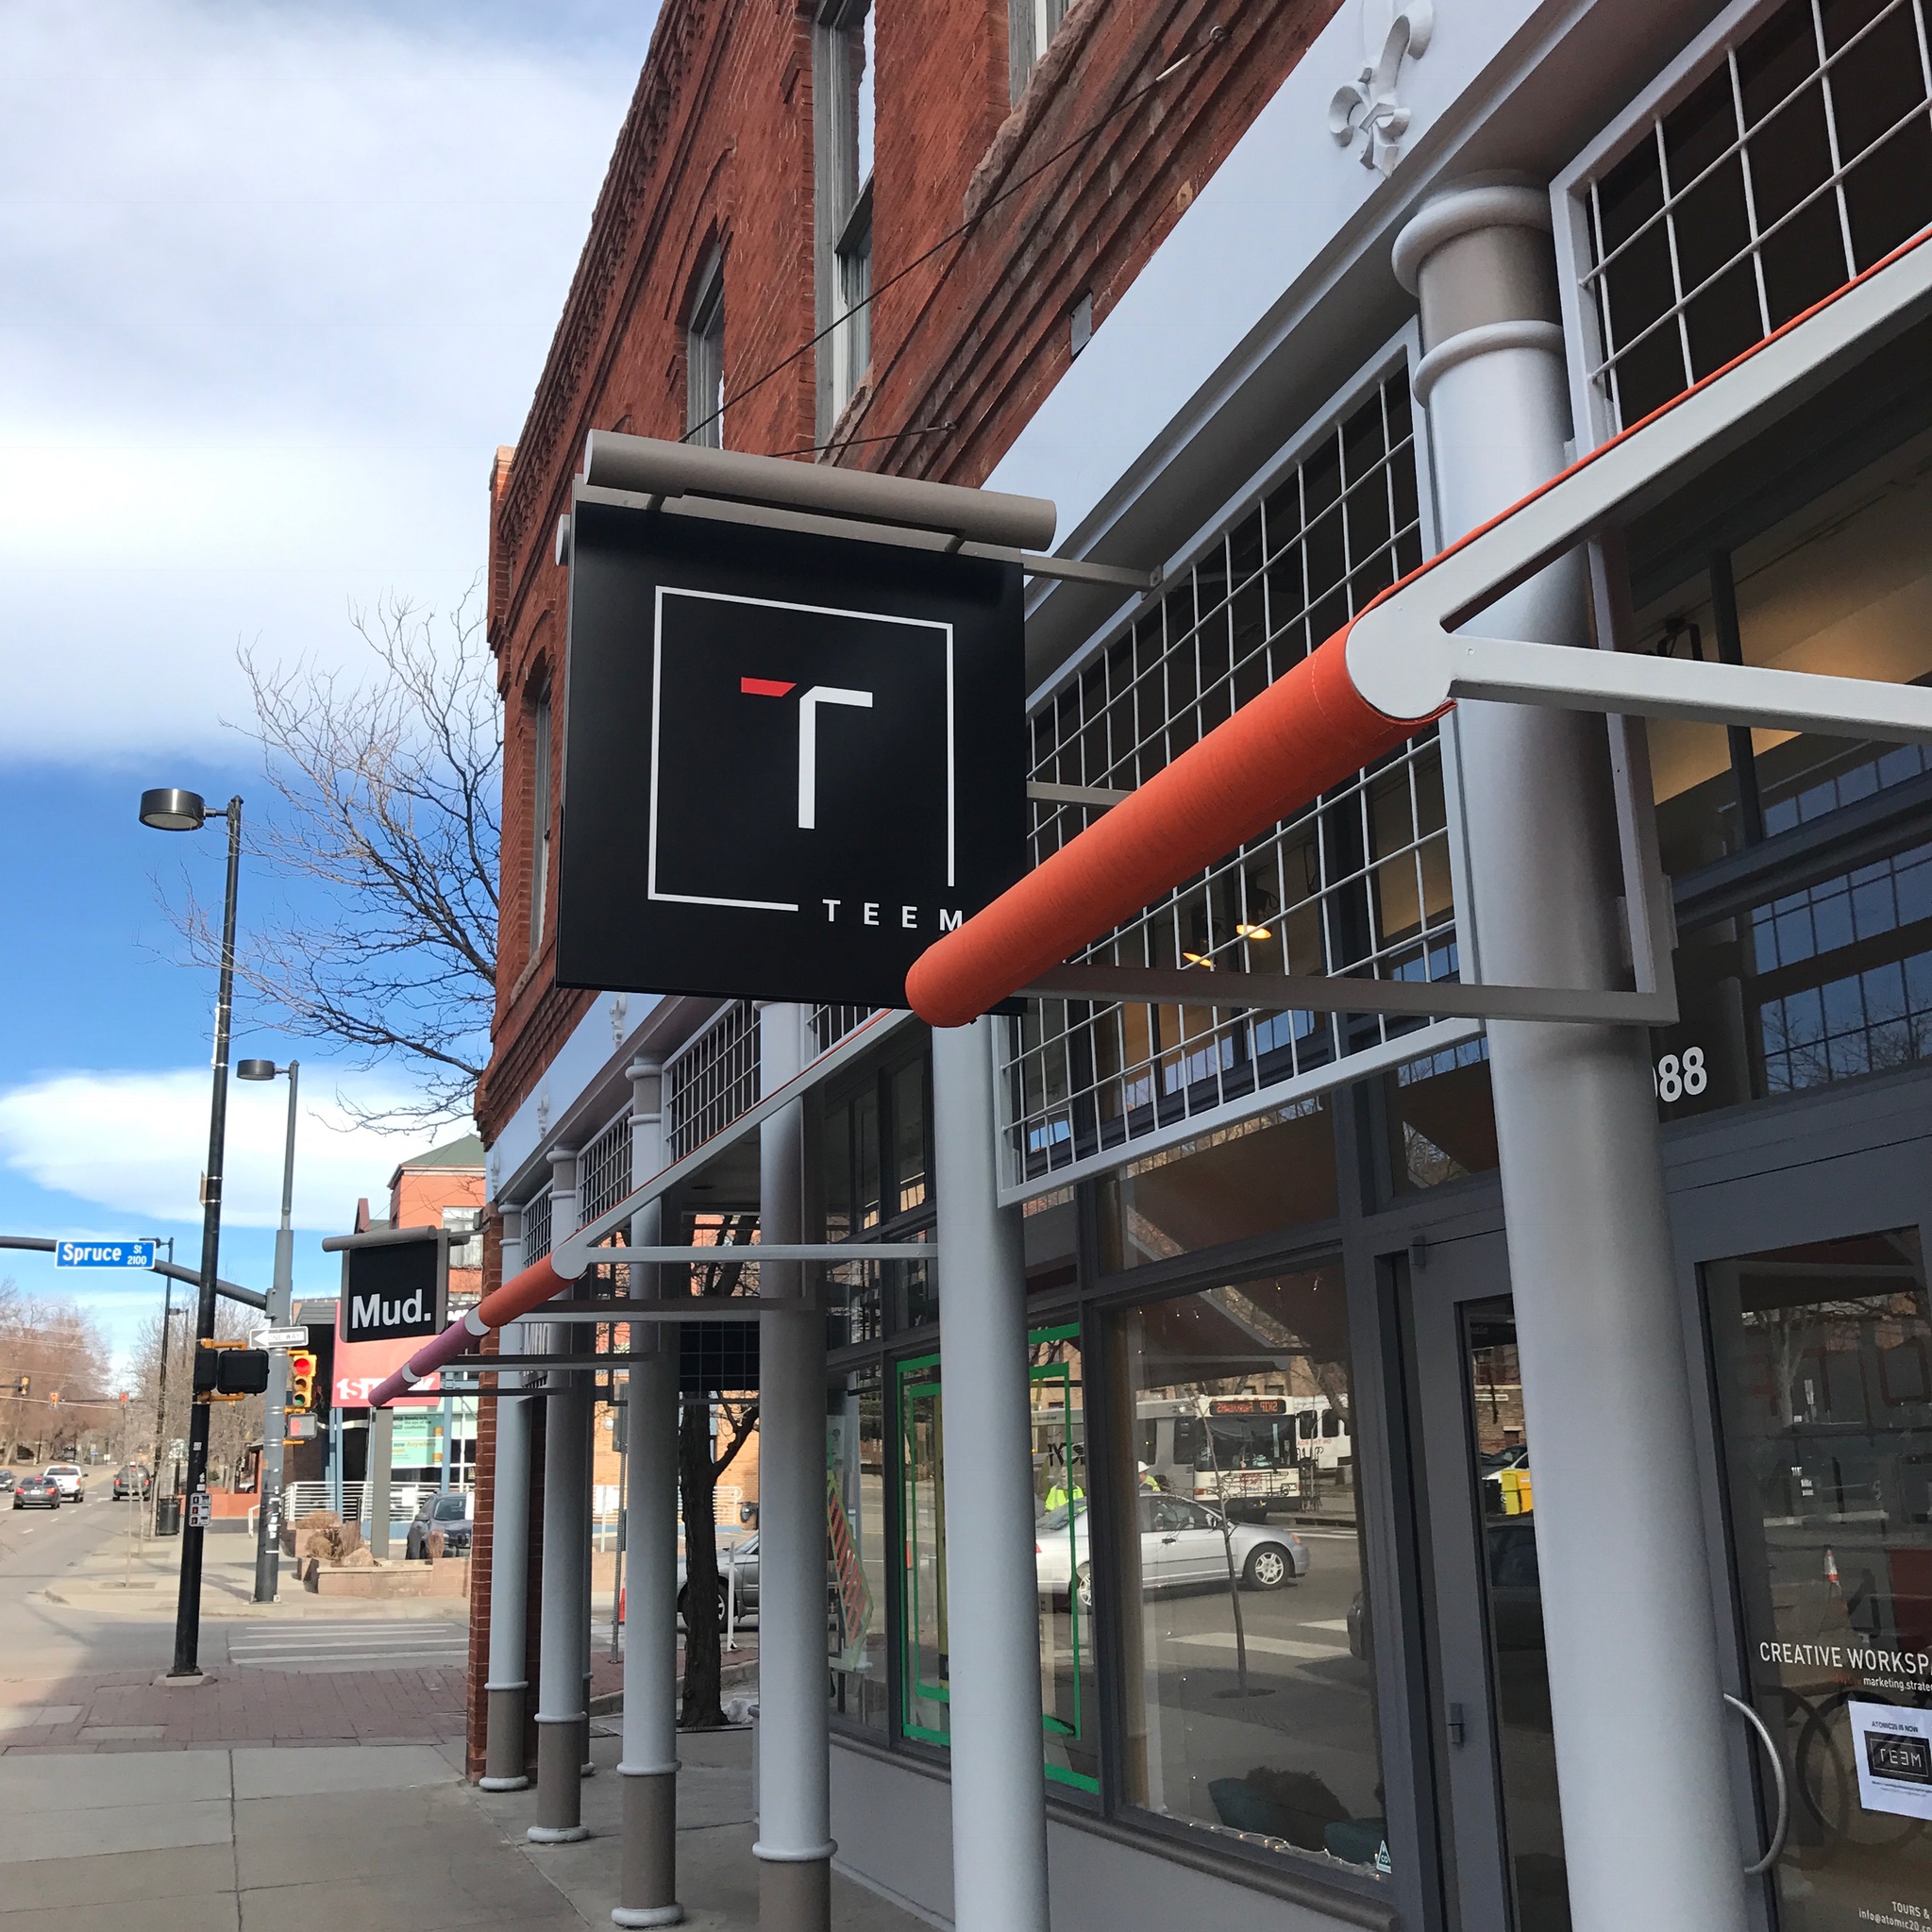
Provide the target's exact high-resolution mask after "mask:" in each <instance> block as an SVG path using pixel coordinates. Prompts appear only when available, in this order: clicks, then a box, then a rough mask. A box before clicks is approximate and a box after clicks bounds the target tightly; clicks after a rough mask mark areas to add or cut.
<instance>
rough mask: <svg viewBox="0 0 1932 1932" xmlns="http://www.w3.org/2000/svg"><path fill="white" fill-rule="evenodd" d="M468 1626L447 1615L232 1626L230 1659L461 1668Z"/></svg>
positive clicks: (276, 1665) (319, 1668) (313, 1668)
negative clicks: (441, 1616)
mask: <svg viewBox="0 0 1932 1932" xmlns="http://www.w3.org/2000/svg"><path fill="white" fill-rule="evenodd" d="M468 1655H469V1631H468V1628H467V1626H466V1625H464V1624H462V1623H451V1622H448V1621H444V1620H443V1619H440V1618H439V1619H434V1620H430V1619H407V1620H398V1621H387V1620H378V1619H373V1618H372V1619H366V1620H358V1621H346V1620H345V1621H341V1622H336V1621H328V1622H323V1621H314V1622H309V1621H304V1622H301V1623H288V1624H280V1625H277V1626H274V1627H272V1628H265V1627H263V1626H261V1625H259V1624H254V1625H251V1624H237V1625H233V1626H231V1627H230V1629H229V1631H228V1662H229V1663H230V1664H233V1665H238V1666H241V1667H242V1668H244V1669H247V1668H253V1669H255V1670H259V1671H306V1672H327V1671H427V1670H435V1669H438V1668H441V1667H446V1666H451V1665H454V1666H458V1667H461V1666H462V1664H463V1663H464V1662H465V1661H466V1660H467V1658H468Z"/></svg>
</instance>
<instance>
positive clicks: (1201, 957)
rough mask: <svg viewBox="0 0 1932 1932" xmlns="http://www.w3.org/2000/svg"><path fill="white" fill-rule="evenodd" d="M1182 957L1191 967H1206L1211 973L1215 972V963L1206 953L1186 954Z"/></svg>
mask: <svg viewBox="0 0 1932 1932" xmlns="http://www.w3.org/2000/svg"><path fill="white" fill-rule="evenodd" d="M1181 957H1182V958H1183V959H1184V960H1185V961H1186V962H1187V964H1188V965H1189V966H1204V967H1206V969H1207V970H1208V971H1209V972H1213V971H1214V961H1213V960H1211V959H1210V958H1208V956H1207V954H1206V953H1204V952H1184V953H1183V954H1182V955H1181Z"/></svg>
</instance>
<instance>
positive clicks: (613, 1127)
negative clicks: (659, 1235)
mask: <svg viewBox="0 0 1932 1932" xmlns="http://www.w3.org/2000/svg"><path fill="white" fill-rule="evenodd" d="M630 1185H631V1183H630V1112H629V1110H627V1111H625V1112H624V1113H622V1114H619V1115H618V1116H617V1117H616V1118H615V1119H614V1120H613V1121H612V1122H611V1124H610V1125H609V1126H608V1127H606V1128H605V1129H604V1130H603V1132H602V1133H600V1134H598V1135H597V1136H596V1139H595V1140H593V1141H592V1142H591V1143H590V1145H589V1146H588V1147H586V1148H585V1149H584V1151H582V1152H581V1153H580V1154H579V1155H578V1157H577V1193H578V1200H579V1202H580V1210H579V1211H580V1213H581V1215H582V1216H583V1218H584V1219H585V1220H586V1221H590V1220H595V1219H596V1218H597V1216H598V1215H600V1214H602V1213H604V1212H605V1211H606V1210H607V1209H609V1208H613V1207H615V1206H616V1204H617V1203H618V1202H619V1201H622V1200H623V1199H624V1197H625V1196H626V1195H627V1194H629V1193H630Z"/></svg>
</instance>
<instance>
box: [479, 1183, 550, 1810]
mask: <svg viewBox="0 0 1932 1932" xmlns="http://www.w3.org/2000/svg"><path fill="white" fill-rule="evenodd" d="M502 1215H503V1241H502V1257H503V1258H502V1270H501V1271H502V1276H503V1279H504V1280H505V1281H509V1280H511V1279H512V1277H514V1276H515V1275H518V1274H521V1273H522V1272H523V1212H522V1210H521V1209H520V1208H514V1207H510V1208H505V1209H503V1210H502ZM523 1341H524V1326H523V1323H522V1322H520V1321H513V1322H512V1323H511V1324H510V1326H509V1327H508V1328H506V1329H505V1330H504V1331H503V1334H502V1337H501V1341H500V1343H499V1346H500V1347H501V1348H502V1350H503V1352H505V1353H506V1354H516V1353H519V1352H521V1351H522V1347H523ZM496 1379H497V1382H498V1384H499V1386H502V1387H503V1388H505V1389H509V1388H520V1387H522V1386H523V1380H524V1378H523V1376H522V1375H521V1374H520V1373H519V1372H518V1371H517V1370H515V1369H506V1370H505V1371H504V1372H503V1373H502V1374H501V1375H499V1376H498V1377H497V1378H496ZM535 1400H537V1398H535V1397H533V1396H524V1395H518V1396H512V1395H499V1396H498V1397H497V1398H496V1472H495V1474H494V1475H493V1476H492V1478H491V1486H490V1677H489V1682H488V1683H487V1684H486V1685H485V1686H484V1695H485V1696H486V1697H487V1699H488V1700H489V1704H488V1711H487V1728H486V1731H485V1734H484V1744H483V1776H482V1778H481V1780H480V1782H481V1784H482V1788H483V1789H484V1790H486V1791H520V1790H522V1789H523V1788H524V1787H525V1786H526V1785H527V1784H529V1777H528V1776H526V1775H525V1772H524V1761H523V1714H524V1700H525V1698H526V1697H527V1696H528V1695H529V1681H528V1679H526V1677H525V1676H524V1634H525V1630H526V1627H527V1625H528V1622H529V1487H530V1407H529V1405H530V1403H532V1402H533V1401H535Z"/></svg>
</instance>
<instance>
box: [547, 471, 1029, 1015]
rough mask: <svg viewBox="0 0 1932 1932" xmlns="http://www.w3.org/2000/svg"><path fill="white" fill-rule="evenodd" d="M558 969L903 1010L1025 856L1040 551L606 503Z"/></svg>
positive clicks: (576, 976)
mask: <svg viewBox="0 0 1932 1932" xmlns="http://www.w3.org/2000/svg"><path fill="white" fill-rule="evenodd" d="M564 704H565V712H564V740H563V838H562V845H561V848H560V850H559V855H558V881H557V885H558V900H557V904H558V912H557V977H558V980H559V982H560V983H562V984H563V985H566V986H590V987H598V988H610V989H612V990H627V991H639V992H656V993H699V994H712V995H718V996H722V997H728V998H731V997H737V998H748V999H761V1000H806V1001H815V1000H824V1001H832V1002H836V1003H841V1004H850V1005H861V1006H903V1005H904V1004H905V1003H906V999H905V976H906V970H907V968H908V967H909V966H911V965H912V963H913V962H914V960H916V958H917V957H918V956H919V954H920V953H921V952H922V951H924V950H925V949H926V948H927V947H928V946H930V945H931V944H932V941H933V940H935V939H937V938H938V937H939V935H940V934H941V933H942V932H947V931H949V930H950V929H951V928H952V927H953V926H956V925H958V924H959V923H960V922H961V921H963V920H964V919H966V918H968V917H970V916H972V915H973V914H974V913H976V912H978V911H979V910H980V908H981V907H983V906H984V905H985V904H987V903H988V902H989V901H990V900H992V899H995V898H997V897H998V896H999V895H1000V893H1001V892H1003V891H1004V890H1005V889H1006V887H1007V886H1009V885H1011V884H1012V883H1013V882H1014V881H1015V880H1016V878H1018V876H1019V875H1020V873H1021V872H1022V871H1023V870H1024V869H1025V867H1026V865H1027V853H1026V818H1025V796H1026V761H1025V740H1024V730H1025V727H1024V714H1025V640H1024V624H1023V616H1022V611H1021V604H1020V573H1019V566H1018V565H1017V564H1016V563H1000V562H996V561H992V560H988V559H984V558H975V557H966V556H961V555H956V554H948V553H944V552H940V551H934V550H922V549H916V548H912V547H908V546H898V545H893V544H883V543H868V542H859V541H854V540H850V539H847V538H842V537H828V536H820V535H815V534H808V533H802V532H798V531H794V530H783V529H767V528H764V527H762V526H756V525H746V524H740V523H730V522H724V521H720V520H712V519H709V518H700V517H693V516H684V515H678V514H672V513H664V512H651V511H647V510H643V509H633V508H627V507H619V506H615V505H612V504H606V503H596V502H587V501H584V500H582V499H581V498H580V500H579V501H578V502H577V504H576V506H575V509H574V512H573V515H572V520H571V543H570V634H569V648H568V654H567V672H566V689H565V696H564Z"/></svg>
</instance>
